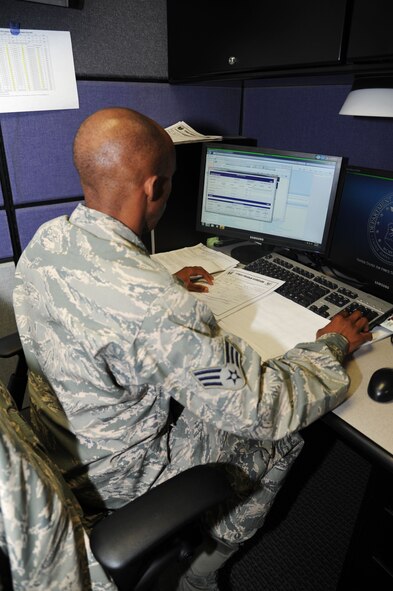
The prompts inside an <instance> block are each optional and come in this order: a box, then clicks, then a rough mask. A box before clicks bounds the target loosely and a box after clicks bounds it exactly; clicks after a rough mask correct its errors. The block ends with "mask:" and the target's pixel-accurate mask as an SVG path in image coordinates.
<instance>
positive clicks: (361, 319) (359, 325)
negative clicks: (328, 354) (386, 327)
mask: <svg viewBox="0 0 393 591" xmlns="http://www.w3.org/2000/svg"><path fill="white" fill-rule="evenodd" d="M329 332H335V333H338V334H342V335H343V336H344V337H345V338H346V339H347V340H348V343H349V348H348V353H352V352H353V351H355V350H356V349H357V348H358V347H360V345H363V343H366V342H367V341H371V340H372V338H373V335H372V333H371V332H370V331H369V329H368V320H367V318H366V317H365V316H363V314H362V313H361V312H360V311H359V310H355V311H354V312H352V314H348V313H347V312H339V313H338V314H336V316H334V317H333V318H332V319H331V321H330V322H329V324H327V325H326V326H324V327H323V328H320V329H319V330H318V332H317V338H318V337H321V336H322V335H324V334H326V333H329Z"/></svg>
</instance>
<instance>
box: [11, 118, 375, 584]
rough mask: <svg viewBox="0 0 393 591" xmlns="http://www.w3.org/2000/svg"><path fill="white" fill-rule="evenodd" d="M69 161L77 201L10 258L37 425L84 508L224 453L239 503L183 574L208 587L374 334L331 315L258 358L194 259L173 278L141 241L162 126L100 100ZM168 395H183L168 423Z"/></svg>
mask: <svg viewBox="0 0 393 591" xmlns="http://www.w3.org/2000/svg"><path fill="white" fill-rule="evenodd" d="M74 160H75V165H76V168H77V169H78V172H79V174H80V178H81V183H82V187H83V190H84V196H85V205H78V207H77V208H76V209H75V211H74V212H73V213H72V215H71V216H70V217H69V218H68V217H65V216H64V217H60V218H57V219H55V220H52V221H50V222H48V223H46V224H44V225H43V226H42V227H41V228H40V229H39V230H38V232H37V233H36V235H35V236H34V238H33V240H32V241H31V242H30V244H29V246H28V247H27V249H26V250H25V252H24V253H23V255H22V257H21V259H20V261H19V263H18V267H17V273H16V281H17V283H16V289H15V294H14V305H15V311H16V316H17V322H18V329H19V332H20V335H21V339H22V342H23V346H24V349H25V353H26V356H27V361H28V364H29V368H30V372H31V378H30V390H31V404H32V413H33V420H34V422H35V426H36V428H37V430H38V431H39V433H40V437H41V438H43V439H44V441H45V444H46V446H47V447H48V450H49V451H50V453H51V454H52V456H53V458H54V459H55V461H56V462H57V464H58V465H59V466H60V468H61V470H62V472H63V474H64V476H65V478H66V479H67V481H68V482H69V484H70V485H71V487H72V488H73V490H74V492H75V494H76V495H77V497H78V499H79V500H80V502H81V503H82V505H83V506H84V508H85V509H86V508H87V509H89V510H92V511H96V510H97V509H116V508H118V507H120V506H122V505H123V504H125V503H126V502H127V501H128V500H130V499H133V498H134V497H137V496H138V495H141V494H142V493H144V492H145V491H146V490H148V489H149V488H151V487H152V486H154V485H156V484H158V483H159V482H161V481H163V480H165V479H167V478H170V477H171V476H173V475H175V474H176V473H178V472H179V471H182V470H184V469H186V468H188V467H190V466H193V465H196V464H204V463H208V462H219V463H222V464H225V465H227V466H229V467H228V468H227V469H228V471H229V472H230V474H231V478H232V481H233V484H234V487H235V490H236V492H237V495H238V503H237V504H236V506H234V507H232V508H231V509H230V510H228V511H226V512H225V513H223V515H222V516H221V518H220V519H219V520H218V521H216V523H215V524H214V525H212V526H211V534H212V536H213V538H214V540H215V543H216V550H215V552H213V553H212V554H211V553H202V554H201V556H200V558H198V559H197V560H196V561H195V563H194V564H193V566H192V567H191V570H190V572H189V573H188V574H187V575H186V577H185V578H183V580H182V581H181V583H180V585H181V587H180V588H181V589H184V590H186V589H187V590H188V589H217V587H216V583H215V582H214V579H215V574H214V571H215V570H216V569H217V568H218V567H219V566H220V565H221V564H223V562H224V561H225V559H226V558H227V557H228V556H229V555H230V554H231V553H232V552H233V551H234V550H235V549H236V548H237V546H238V544H239V542H242V541H244V540H246V539H247V538H249V537H250V536H252V535H253V534H254V533H255V531H256V530H257V529H258V528H259V527H261V525H262V523H263V521H264V518H265V516H266V513H267V511H268V509H269V507H270V506H271V504H272V502H273V499H274V497H275V495H276V493H277V491H278V489H279V487H280V484H281V482H282V480H283V478H284V476H285V474H286V472H287V471H288V468H289V466H290V465H291V464H292V462H293V460H294V459H295V458H296V457H297V455H298V454H299V452H300V449H301V446H302V439H301V437H300V436H299V435H298V433H297V432H298V431H299V430H300V429H302V428H303V427H305V426H306V425H308V424H310V423H311V422H312V421H314V420H315V419H317V418H319V417H321V416H322V415H323V414H324V413H326V412H328V411H329V410H331V409H332V408H334V407H335V406H337V405H338V404H339V403H340V402H341V401H342V400H343V399H344V397H345V394H346V392H347V388H348V377H347V374H346V372H345V370H344V369H343V366H342V362H343V359H344V356H345V354H346V353H348V352H351V351H353V350H354V349H355V348H356V347H358V346H359V345H360V344H362V343H364V342H366V341H367V340H369V339H370V338H371V334H370V332H368V326H367V320H366V319H365V318H362V317H361V314H360V313H359V312H355V313H354V314H352V315H351V316H350V317H348V318H344V317H343V316H338V317H336V318H335V319H334V320H333V321H331V322H330V323H329V324H328V325H327V326H326V327H325V328H324V329H321V330H320V331H319V333H318V335H317V337H318V338H317V340H316V341H315V342H312V343H303V344H299V345H297V346H296V347H295V348H294V349H292V350H291V351H289V352H288V353H286V354H285V355H283V356H282V357H279V358H276V359H272V360H268V361H262V360H261V359H260V357H259V356H258V354H257V353H256V352H255V351H254V350H253V349H252V348H251V347H249V346H248V345H247V343H245V342H244V341H243V340H241V339H239V338H237V337H235V336H234V335H231V334H227V333H225V332H224V331H222V330H221V329H220V328H219V326H218V325H217V323H216V321H215V318H214V316H213V314H212V312H211V311H210V310H209V309H208V307H207V306H206V305H204V304H203V303H201V302H200V301H198V300H197V299H196V298H194V297H193V296H192V294H190V293H189V292H188V291H187V289H185V287H190V286H191V281H190V276H191V275H192V274H195V272H200V269H198V270H197V271H196V270H195V269H183V270H182V271H181V272H179V274H177V277H176V276H175V277H174V276H172V275H170V274H169V273H168V272H167V271H166V270H165V269H164V268H163V267H162V266H161V265H160V264H159V263H158V262H156V261H154V260H153V259H151V258H150V257H149V254H148V252H147V250H146V248H145V247H144V245H143V243H142V242H141V239H140V237H141V234H142V232H143V231H144V229H145V228H147V229H148V230H151V229H153V228H154V227H155V225H156V224H157V222H158V220H159V219H160V217H161V215H162V213H163V211H164V208H165V204H166V201H167V199H168V195H169V193H170V188H171V177H172V174H173V172H174V169H175V158H174V148H173V145H172V142H171V140H170V138H169V136H168V135H167V134H166V132H165V131H164V130H163V129H162V128H161V127H160V126H158V125H157V124H156V123H155V122H153V121H151V120H150V119H148V118H146V117H144V116H142V115H140V114H138V113H135V112H134V111H131V110H128V109H104V110H102V111H98V112H97V113H95V114H93V115H92V116H90V117H89V118H88V119H87V120H86V121H85V122H84V123H83V124H82V126H81V128H80V129H79V131H78V133H77V135H76V138H75V144H74ZM203 274H204V276H205V278H206V279H207V281H208V282H211V280H212V279H211V277H210V276H209V275H208V274H207V273H206V272H203ZM180 280H181V281H180ZM171 399H174V400H176V401H177V402H179V403H180V404H181V405H182V406H183V407H184V411H183V412H182V414H181V416H180V417H179V418H178V420H177V421H176V422H175V423H174V422H173V421H172V420H171V413H170V401H171ZM201 485H203V484H202V483H201ZM174 502H176V500H175V499H174Z"/></svg>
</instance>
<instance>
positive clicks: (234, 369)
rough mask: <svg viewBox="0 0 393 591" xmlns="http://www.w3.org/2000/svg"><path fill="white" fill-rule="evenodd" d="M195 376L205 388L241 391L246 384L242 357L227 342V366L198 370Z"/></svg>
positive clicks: (194, 372)
mask: <svg viewBox="0 0 393 591" xmlns="http://www.w3.org/2000/svg"><path fill="white" fill-rule="evenodd" d="M193 374H194V376H195V378H196V379H197V380H198V382H199V383H200V384H201V385H202V386H203V387H204V388H225V389H227V390H240V388H243V386H244V384H245V383H246V380H245V379H244V372H243V368H242V365H241V355H240V353H239V351H238V350H237V349H236V347H234V345H232V343H230V342H229V341H227V340H225V365H223V366H221V367H208V368H205V369H197V370H195V371H193Z"/></svg>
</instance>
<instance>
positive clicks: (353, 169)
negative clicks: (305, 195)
mask: <svg viewBox="0 0 393 591" xmlns="http://www.w3.org/2000/svg"><path fill="white" fill-rule="evenodd" d="M351 173H358V174H364V175H365V176H375V177H381V178H385V179H387V180H390V181H391V182H392V184H393V170H387V169H381V168H371V167H366V166H358V165H355V164H349V165H348V166H347V167H346V170H345V174H344V175H343V181H342V182H343V184H342V189H341V191H340V200H339V202H337V210H336V214H335V219H334V223H333V224H332V228H331V238H330V247H329V252H328V254H327V255H326V262H327V264H328V266H329V267H331V268H332V269H334V270H335V271H336V272H338V273H340V274H341V275H343V280H345V281H348V282H349V283H351V281H352V282H354V283H358V284H359V288H361V289H363V290H364V291H366V292H367V293H370V294H372V295H374V296H376V297H379V298H381V299H383V300H385V301H387V302H392V303H393V284H392V287H391V288H390V289H389V291H386V290H385V289H384V288H382V287H378V285H377V284H375V283H370V281H368V277H367V276H366V275H364V274H362V273H361V272H360V271H359V270H358V269H354V268H353V267H352V266H351V268H349V266H348V265H345V264H344V261H343V258H342V256H340V257H337V256H335V257H334V258H333V252H332V250H333V248H334V245H333V242H334V234H335V231H336V224H337V222H338V219H339V214H340V205H341V201H342V198H343V195H344V188H345V179H346V175H347V174H351Z"/></svg>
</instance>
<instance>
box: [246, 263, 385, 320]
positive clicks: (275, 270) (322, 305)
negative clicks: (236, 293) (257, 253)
mask: <svg viewBox="0 0 393 591" xmlns="http://www.w3.org/2000/svg"><path fill="white" fill-rule="evenodd" d="M245 268H246V269H247V270H248V271H254V272H255V273H260V274H261V275H266V276H268V277H274V278H276V279H282V280H283V281H285V283H284V284H283V285H282V286H281V287H279V288H278V289H277V290H276V291H277V293H279V294H281V295H282V296H284V297H286V298H288V299H290V300H292V301H294V302H297V303H298V304H300V305H301V306H304V307H305V308H309V309H310V310H312V311H313V312H315V313H316V314H319V315H320V316H323V317H324V318H332V317H333V316H334V315H335V314H337V313H338V312H340V311H341V310H347V311H348V312H349V313H351V312H353V311H354V310H360V311H361V312H362V314H363V315H364V316H366V317H367V319H368V321H369V326H370V329H371V328H373V327H374V326H376V325H377V324H379V319H380V318H381V317H384V316H385V315H386V313H387V312H389V311H390V310H392V303H389V302H386V301H385V300H382V299H380V298H378V297H376V296H373V295H370V294H368V293H367V292H365V291H363V290H361V289H358V288H357V287H353V286H349V285H348V284H346V283H345V282H343V281H341V280H338V279H336V278H332V277H330V276H328V275H326V274H324V273H322V272H320V271H316V270H314V269H311V268H310V267H307V266H306V265H303V264H302V263H298V262H294V261H293V260H291V259H289V258H287V257H285V256H283V255H280V254H276V253H273V254H267V255H265V256H263V257H262V258H260V259H257V260H256V261H253V262H252V263H250V264H248V265H247V266H246V267H245ZM391 313H392V314H393V310H392V312H391Z"/></svg>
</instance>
